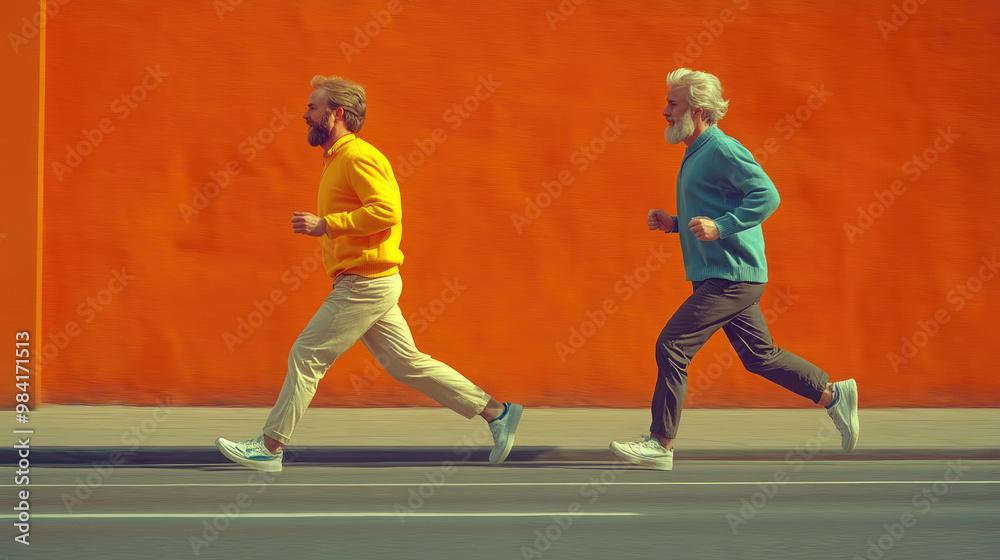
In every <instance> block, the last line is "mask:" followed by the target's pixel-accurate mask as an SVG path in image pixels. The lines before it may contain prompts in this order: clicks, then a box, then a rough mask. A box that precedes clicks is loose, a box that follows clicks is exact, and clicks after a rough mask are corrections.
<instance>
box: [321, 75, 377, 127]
mask: <svg viewBox="0 0 1000 560" xmlns="http://www.w3.org/2000/svg"><path fill="white" fill-rule="evenodd" d="M309 83H310V84H311V85H312V87H313V88H316V89H322V90H323V91H324V92H325V93H326V103H327V106H328V107H329V108H330V110H331V111H336V110H337V107H342V108H343V109H344V124H345V125H346V126H347V130H350V131H351V132H358V131H360V130H361V127H362V126H363V125H364V124H365V86H363V85H361V84H359V83H357V82H352V81H351V80H345V79H344V78H341V77H340V76H322V75H319V74H317V75H316V76H313V79H312V80H311V81H310V82H309Z"/></svg>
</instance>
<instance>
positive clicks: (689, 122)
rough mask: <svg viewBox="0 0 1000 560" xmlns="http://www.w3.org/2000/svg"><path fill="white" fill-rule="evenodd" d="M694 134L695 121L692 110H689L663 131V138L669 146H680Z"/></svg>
mask: <svg viewBox="0 0 1000 560" xmlns="http://www.w3.org/2000/svg"><path fill="white" fill-rule="evenodd" d="M692 134H694V119H692V118H691V109H688V110H687V111H686V112H685V113H684V114H683V115H681V116H680V117H679V118H675V119H674V123H673V124H671V125H669V126H668V127H667V129H666V130H664V131H663V138H664V139H666V141H667V143H668V144H680V143H681V142H683V141H684V139H685V138H687V137H688V136H691V135H692Z"/></svg>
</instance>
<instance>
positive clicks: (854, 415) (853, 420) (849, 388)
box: [844, 379, 861, 453]
mask: <svg viewBox="0 0 1000 560" xmlns="http://www.w3.org/2000/svg"><path fill="white" fill-rule="evenodd" d="M844 389H845V391H844V397H846V398H847V404H848V405H850V407H851V415H850V417H849V419H848V425H849V426H851V427H853V428H854V429H853V430H851V437H850V438H849V439H848V440H847V446H846V447H844V451H846V452H847V453H850V452H851V451H854V447H855V446H856V445H857V444H858V436H859V435H861V420H860V419H859V418H858V383H857V382H856V381H854V380H853V379H848V380H847V382H846V385H845V386H844Z"/></svg>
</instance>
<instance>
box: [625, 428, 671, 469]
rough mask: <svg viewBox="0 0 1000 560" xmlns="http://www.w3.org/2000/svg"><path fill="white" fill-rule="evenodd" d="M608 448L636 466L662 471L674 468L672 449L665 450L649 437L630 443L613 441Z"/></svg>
mask: <svg viewBox="0 0 1000 560" xmlns="http://www.w3.org/2000/svg"><path fill="white" fill-rule="evenodd" d="M610 448H611V452H612V453H614V454H615V455H617V456H619V457H621V458H622V459H625V460H626V461H628V462H630V463H633V464H636V465H640V466H643V467H649V468H652V469H660V470H663V471H669V470H673V468H674V449H673V448H670V449H665V448H664V447H663V446H662V445H660V442H658V441H656V439H655V438H652V437H650V436H642V438H640V439H639V440H638V441H631V442H620V441H613V442H611V445H610Z"/></svg>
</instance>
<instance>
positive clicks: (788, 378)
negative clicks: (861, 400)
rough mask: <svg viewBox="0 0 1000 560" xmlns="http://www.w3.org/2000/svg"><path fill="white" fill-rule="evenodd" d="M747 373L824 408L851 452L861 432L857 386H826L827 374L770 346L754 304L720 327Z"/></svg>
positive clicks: (844, 383) (849, 382)
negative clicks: (758, 376) (753, 374)
mask: <svg viewBox="0 0 1000 560" xmlns="http://www.w3.org/2000/svg"><path fill="white" fill-rule="evenodd" d="M723 330H724V331H725V333H726V337H728V338H729V342H730V343H731V344H732V345H733V349H735V350H736V355H737V356H739V357H740V360H741V361H742V362H743V366H744V367H745V368H746V369H747V371H749V372H751V373H755V374H757V375H760V376H761V377H763V378H765V379H767V380H768V381H771V382H772V383H776V384H778V385H781V386H782V387H784V388H785V389H788V390H789V391H791V392H793V393H795V394H797V395H800V396H802V397H805V398H807V399H809V400H811V401H813V402H814V403H817V404H819V405H821V406H824V407H826V409H827V414H829V415H830V418H831V419H832V420H833V424H834V426H836V427H837V430H839V431H840V434H841V447H842V448H843V449H844V451H847V452H851V451H854V446H855V445H857V443H858V435H859V434H860V433H861V424H860V422H859V420H858V384H857V383H856V382H855V381H854V380H853V379H848V380H846V381H839V382H836V383H828V380H829V376H828V375H827V373H826V372H825V371H823V370H821V369H819V368H818V367H816V366H815V365H813V364H812V363H810V362H809V361H807V360H805V359H803V358H801V357H799V356H797V355H795V354H793V353H791V352H788V351H786V350H782V349H781V348H778V347H777V346H775V345H774V342H773V340H772V339H771V333H770V331H769V330H768V328H767V322H766V321H765V320H764V314H763V312H762V311H761V309H760V305H758V304H757V303H755V304H753V305H751V306H750V307H748V308H746V310H744V311H743V312H742V313H740V314H739V315H737V316H736V317H734V318H733V319H732V320H731V321H730V322H729V323H728V324H726V326H724V327H723Z"/></svg>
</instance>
